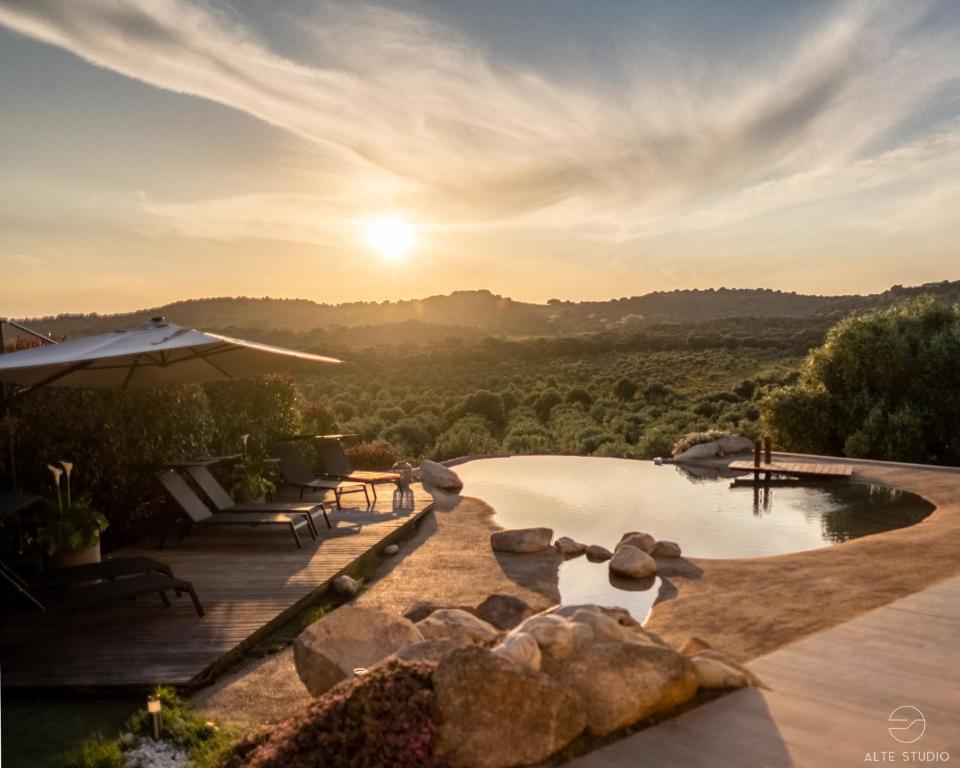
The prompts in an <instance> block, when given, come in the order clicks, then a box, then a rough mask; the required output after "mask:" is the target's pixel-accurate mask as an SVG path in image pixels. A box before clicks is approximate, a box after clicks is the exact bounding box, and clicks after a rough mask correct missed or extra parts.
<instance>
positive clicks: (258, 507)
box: [187, 464, 333, 533]
mask: <svg viewBox="0 0 960 768" xmlns="http://www.w3.org/2000/svg"><path fill="white" fill-rule="evenodd" d="M187 472H188V473H189V474H190V477H192V478H193V480H194V482H195V483H196V484H197V485H198V486H199V487H200V490H201V491H203V492H204V494H205V495H206V497H207V498H208V499H210V501H211V502H212V503H213V506H215V507H216V508H217V509H218V510H219V511H221V512H291V513H297V512H299V513H301V514H304V515H307V517H308V519H309V520H310V524H311V525H312V526H313V530H314V533H316V532H317V521H316V516H317V515H320V516H322V517H323V519H324V521H325V522H326V524H327V528H332V527H333V526H331V525H330V518H329V517H327V510H326V509H325V508H324V506H323V503H322V502H321V503H320V504H302V503H301V504H298V503H297V502H292V501H263V502H260V501H255V502H241V503H239V504H238V503H237V502H235V501H234V500H233V497H232V496H230V494H229V493H227V490H226V489H225V488H224V487H223V486H222V485H220V482H219V481H218V480H217V478H215V477H214V476H213V473H212V472H211V471H210V469H209V468H208V467H207V466H205V465H202V464H195V465H191V466H188V467H187Z"/></svg>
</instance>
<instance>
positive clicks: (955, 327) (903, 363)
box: [761, 298, 960, 464]
mask: <svg viewBox="0 0 960 768" xmlns="http://www.w3.org/2000/svg"><path fill="white" fill-rule="evenodd" d="M761 414H762V418H763V423H764V426H765V427H766V429H767V430H768V431H769V432H770V433H771V435H772V436H773V438H774V440H775V441H776V442H777V443H778V444H779V445H781V446H782V447H784V448H792V449H797V450H804V451H809V452H815V453H833V454H843V455H846V456H860V457H865V458H877V459H894V460H901V461H926V462H934V463H945V464H957V463H960V434H958V432H957V428H956V425H957V424H958V423H960V306H952V307H948V306H945V305H943V304H939V303H937V302H936V301H935V300H933V299H931V298H920V299H914V300H912V301H909V302H907V303H904V304H899V305H895V306H893V307H890V308H887V309H881V310H876V311H873V312H868V313H865V314H862V315H855V316H852V317H848V318H846V319H844V320H842V321H840V322H839V323H838V324H837V325H836V326H834V327H833V329H831V330H830V332H829V333H828V334H827V339H826V342H825V343H824V344H823V346H821V347H819V348H818V349H815V350H813V351H812V352H811V353H810V354H809V355H808V357H807V359H806V361H805V362H804V366H803V369H802V371H801V374H800V378H799V380H798V381H797V382H796V383H795V384H793V385H790V386H787V387H782V388H780V389H776V390H773V391H772V392H771V393H770V394H768V395H767V396H766V397H765V398H764V399H763V400H762V401H761Z"/></svg>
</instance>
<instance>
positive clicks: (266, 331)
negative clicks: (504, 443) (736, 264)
mask: <svg viewBox="0 0 960 768" xmlns="http://www.w3.org/2000/svg"><path fill="white" fill-rule="evenodd" d="M921 294H930V295H933V296H936V297H938V298H940V299H942V300H945V301H951V302H956V301H960V281H955V282H948V281H943V282H940V283H927V284H925V285H919V286H912V287H903V286H899V285H898V286H894V287H892V288H890V289H889V290H887V291H884V292H883V293H878V294H869V295H862V296H861V295H849V296H815V295H804V294H798V293H786V292H783V291H774V290H769V289H743V288H736V289H733V288H718V289H709V290H682V291H681V290H677V291H657V292H655V293H648V294H645V295H643V296H633V297H630V298H621V299H612V300H609V301H581V302H571V301H559V300H551V301H549V302H548V303H546V304H533V303H526V302H520V301H514V300H513V299H510V298H505V297H502V296H498V295H496V294H493V293H491V292H490V291H485V290H478V291H456V292H454V293H451V294H449V295H447V296H430V297H428V298H425V299H416V300H410V301H395V302H380V303H377V302H352V303H348V304H318V303H316V302H313V301H308V300H306V299H271V298H260V299H255V298H248V297H239V298H209V299H192V300H190V301H179V302H175V303H173V304H167V305H165V306H162V307H153V308H150V309H143V310H139V311H136V312H128V313H122V314H115V315H99V314H88V315H76V314H74V315H56V316H51V317H39V318H23V319H21V320H20V321H19V322H22V323H24V324H26V325H28V326H30V327H32V328H35V329H37V330H39V331H42V332H50V333H55V334H58V335H62V336H67V337H74V336H84V335H88V334H93V333H102V332H105V331H110V330H116V329H122V328H134V327H137V326H139V325H142V324H143V323H145V322H146V321H148V320H149V319H150V318H151V317H154V316H156V315H163V316H165V317H166V318H167V319H169V320H171V321H172V322H175V323H179V324H181V325H187V326H192V327H196V328H203V329H205V330H213V331H220V332H228V333H233V334H235V335H242V334H247V335H249V336H254V337H261V338H262V337H264V336H268V337H269V338H271V339H274V340H277V339H282V338H285V337H289V338H288V341H289V343H291V344H293V343H295V342H296V341H297V340H298V339H299V340H300V341H303V340H304V337H305V336H306V337H310V341H312V342H320V341H322V340H323V339H325V338H330V339H334V338H335V339H337V341H338V342H340V343H343V344H356V345H369V344H381V343H391V342H392V341H396V342H401V341H402V342H404V343H416V342H418V341H420V342H436V341H438V340H442V339H444V338H459V339H475V338H479V337H482V336H552V335H571V334H579V333H595V332H598V331H617V330H643V329H645V328H650V327H651V326H654V325H663V324H678V325H686V324H695V323H704V322H710V321H716V320H729V319H731V318H758V319H762V318H791V319H797V318H810V319H816V320H817V321H818V323H817V324H818V325H819V324H822V323H823V322H824V321H825V320H829V319H831V318H839V317H841V316H843V315H846V314H849V313H850V312H854V311H859V310H865V309H871V308H874V307H879V306H886V305H890V304H894V303H896V302H898V301H902V300H904V299H907V298H910V297H913V296H918V295H921Z"/></svg>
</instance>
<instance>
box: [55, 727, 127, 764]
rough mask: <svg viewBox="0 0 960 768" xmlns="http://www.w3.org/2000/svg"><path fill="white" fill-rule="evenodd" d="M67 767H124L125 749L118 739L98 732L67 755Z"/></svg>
mask: <svg viewBox="0 0 960 768" xmlns="http://www.w3.org/2000/svg"><path fill="white" fill-rule="evenodd" d="M65 759H66V768H124V760H123V750H122V749H121V748H120V742H119V740H117V739H105V738H104V737H103V736H102V735H100V734H97V735H96V736H94V737H93V738H92V739H89V740H88V741H85V742H83V743H82V744H81V745H80V746H79V747H77V748H76V749H74V750H72V751H71V752H69V753H68V754H67V756H66V758H65Z"/></svg>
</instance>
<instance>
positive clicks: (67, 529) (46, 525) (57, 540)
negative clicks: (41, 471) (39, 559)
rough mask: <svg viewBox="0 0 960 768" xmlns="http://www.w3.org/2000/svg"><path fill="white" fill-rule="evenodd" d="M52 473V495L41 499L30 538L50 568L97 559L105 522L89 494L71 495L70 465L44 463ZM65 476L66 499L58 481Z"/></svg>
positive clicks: (91, 561) (65, 463)
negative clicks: (38, 522)
mask: <svg viewBox="0 0 960 768" xmlns="http://www.w3.org/2000/svg"><path fill="white" fill-rule="evenodd" d="M61 467H62V468H61ZM47 468H48V469H49V470H50V474H51V475H53V484H54V489H55V490H56V496H49V497H47V498H46V499H45V500H44V503H43V507H42V512H41V516H40V525H39V526H38V527H37V531H36V534H35V536H34V541H35V542H36V544H37V546H38V547H39V548H40V549H41V550H42V551H43V552H44V554H45V555H47V562H48V565H49V566H50V568H52V569H56V568H67V567H69V566H71V565H84V564H86V563H99V562H100V534H101V533H102V532H103V531H105V530H106V528H107V525H108V522H107V518H105V517H104V516H103V515H102V514H100V513H99V512H98V511H97V510H96V509H94V507H93V504H92V503H91V501H90V497H89V496H86V495H84V496H78V497H77V498H74V497H73V493H72V491H71V487H70V475H71V474H72V472H73V464H72V463H71V462H69V461H61V462H60V467H55V466H53V465H48V466H47ZM64 476H65V477H66V500H64V498H63V494H62V493H61V481H62V479H63V477H64Z"/></svg>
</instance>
